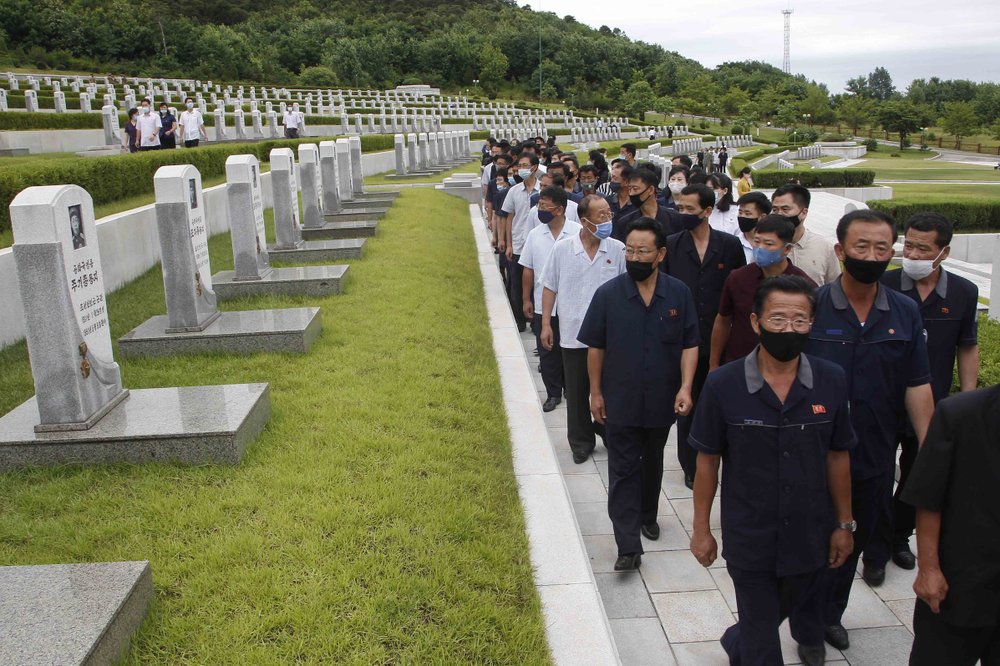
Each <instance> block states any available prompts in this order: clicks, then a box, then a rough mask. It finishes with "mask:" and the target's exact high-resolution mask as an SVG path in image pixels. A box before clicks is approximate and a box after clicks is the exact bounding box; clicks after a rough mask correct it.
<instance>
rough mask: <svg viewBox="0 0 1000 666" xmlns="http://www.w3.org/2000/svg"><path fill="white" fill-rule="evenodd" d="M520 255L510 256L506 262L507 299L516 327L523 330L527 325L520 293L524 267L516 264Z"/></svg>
mask: <svg viewBox="0 0 1000 666" xmlns="http://www.w3.org/2000/svg"><path fill="white" fill-rule="evenodd" d="M520 258H521V255H519V254H515V255H512V256H511V260H510V261H508V262H507V299H508V300H509V301H510V310H511V312H512V313H513V314H514V321H516V322H517V327H518V328H519V329H520V330H522V331H523V330H524V326H525V324H526V323H527V322H526V320H525V319H524V299H523V294H522V293H521V280H522V278H523V277H524V266H522V265H521V264H519V263H518V260H520Z"/></svg>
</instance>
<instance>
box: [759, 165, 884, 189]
mask: <svg viewBox="0 0 1000 666" xmlns="http://www.w3.org/2000/svg"><path fill="white" fill-rule="evenodd" d="M790 180H798V181H799V182H800V183H801V184H802V185H804V186H805V187H865V186H868V185H871V184H872V183H873V182H875V172H874V171H872V170H870V169H820V170H815V171H814V170H812V169H810V170H808V171H807V170H799V169H779V170H777V171H758V172H757V173H755V174H754V185H756V186H757V187H763V188H770V187H780V186H781V185H784V184H785V183H787V182H788V181H790Z"/></svg>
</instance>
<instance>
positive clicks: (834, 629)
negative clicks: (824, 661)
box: [823, 624, 851, 650]
mask: <svg viewBox="0 0 1000 666" xmlns="http://www.w3.org/2000/svg"><path fill="white" fill-rule="evenodd" d="M823 638H824V639H826V642H827V643H829V644H830V645H832V646H833V647H835V648H837V649H838V650H846V649H847V648H849V647H851V639H850V638H848V637H847V629H844V625H842V624H831V625H827V627H826V629H825V630H824V631H823Z"/></svg>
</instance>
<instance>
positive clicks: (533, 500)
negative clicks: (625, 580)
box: [469, 204, 621, 666]
mask: <svg viewBox="0 0 1000 666" xmlns="http://www.w3.org/2000/svg"><path fill="white" fill-rule="evenodd" d="M469 218H470V222H471V223H472V231H473V234H474V235H475V238H476V251H477V254H478V259H479V269H480V272H481V273H482V277H483V291H484V292H485V296H486V310H487V313H488V314H489V323H490V330H491V331H492V333H493V351H494V353H495V354H496V359H497V366H498V367H499V369H500V385H501V387H502V390H503V401H504V408H505V410H506V413H507V424H508V427H509V428H510V439H511V447H512V451H513V457H514V476H515V478H517V486H518V493H519V495H520V497H521V505H522V506H523V507H524V518H525V524H526V529H527V533H528V542H529V547H530V550H531V564H532V569H533V572H534V578H535V586H536V588H537V589H538V595H539V597H540V598H541V600H542V614H543V615H544V617H545V635H546V637H547V639H548V643H549V650H550V652H551V654H552V661H553V662H554V663H556V664H572V665H574V666H576V665H579V664H621V660H620V659H619V656H618V648H617V646H616V645H615V639H614V636H613V635H612V633H611V624H610V623H609V622H608V617H607V614H606V613H605V611H604V605H603V603H602V602H601V596H600V593H599V592H598V589H597V582H596V580H595V579H594V574H593V571H592V570H591V566H590V559H589V556H588V555H587V549H586V546H585V545H584V542H583V537H582V536H581V535H580V526H579V525H578V524H577V522H576V513H575V512H574V511H573V505H572V502H571V500H570V496H569V491H568V490H567V489H566V484H565V482H564V481H563V477H562V473H561V471H560V469H559V463H558V461H557V459H556V455H555V451H553V449H552V444H551V442H550V440H549V434H548V429H547V428H546V426H545V421H544V420H543V418H542V408H541V405H540V404H539V403H538V397H537V392H536V390H535V385H534V382H533V381H532V378H531V370H530V368H529V367H528V361H527V359H526V358H525V356H524V351H523V348H522V346H521V339H520V336H519V335H518V332H517V327H516V325H515V323H514V317H513V315H512V314H511V312H510V306H509V304H508V301H507V296H506V291H505V290H504V286H503V281H502V280H501V279H500V274H499V272H498V271H497V261H496V255H494V254H493V248H492V247H491V246H490V241H489V239H488V238H487V236H486V229H485V227H484V225H483V219H482V213H481V211H480V209H479V206H478V205H476V204H472V205H470V206H469Z"/></svg>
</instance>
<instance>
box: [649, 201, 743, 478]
mask: <svg viewBox="0 0 1000 666" xmlns="http://www.w3.org/2000/svg"><path fill="white" fill-rule="evenodd" d="M674 199H675V200H676V201H677V213H678V215H679V221H680V223H681V224H682V225H683V226H684V229H685V230H684V231H682V232H680V233H677V234H673V235H672V236H667V256H666V258H665V259H664V260H663V263H662V264H660V270H661V271H663V272H664V273H666V274H667V275H671V276H673V277H675V278H677V279H678V280H680V281H681V282H683V283H684V284H686V285H687V287H688V289H690V290H691V295H692V296H694V306H695V309H696V310H697V311H698V337H699V340H700V341H701V342H700V345H699V348H698V368H697V370H696V371H695V375H694V386H693V388H692V394H693V397H694V401H695V404H697V403H698V394H699V393H701V387H702V386H703V385H704V384H705V377H707V376H708V365H709V358H710V352H711V349H712V327H713V326H714V325H715V317H716V315H718V314H719V303H720V302H721V300H722V288H723V286H724V285H725V283H726V278H728V277H729V274H730V273H731V272H732V271H733V270H735V269H737V268H740V267H741V266H746V263H747V260H746V257H745V256H744V254H743V248H742V247H741V246H740V241H739V240H737V238H736V236H734V235H732V234H727V233H726V232H724V231H718V230H717V229H713V228H712V227H711V226H709V224H708V218H709V217H710V216H711V214H712V207H713V206H714V205H715V192H713V191H712V189H711V188H710V187H708V186H707V185H688V186H687V187H685V188H684V189H683V190H681V192H680V194H678V195H675V197H674ZM690 431H691V420H690V419H689V418H688V417H681V418H680V419H678V420H677V461H678V462H679V463H680V464H681V468H682V469H683V470H684V484H685V485H686V486H687V487H688V488H691V487H693V486H694V471H695V459H696V456H695V451H694V449H692V448H691V447H690V446H689V445H688V442H687V439H688V433H689V432H690Z"/></svg>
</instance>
